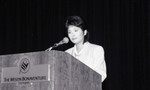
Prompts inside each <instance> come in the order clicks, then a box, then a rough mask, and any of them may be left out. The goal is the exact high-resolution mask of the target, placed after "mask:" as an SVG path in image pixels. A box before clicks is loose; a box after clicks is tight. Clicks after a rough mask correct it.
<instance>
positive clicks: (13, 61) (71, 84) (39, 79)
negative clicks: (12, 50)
mask: <svg viewBox="0 0 150 90" xmlns="http://www.w3.org/2000/svg"><path fill="white" fill-rule="evenodd" d="M0 76H1V78H0V81H1V82H0V88H1V89H0V90H102V85H101V75H99V74H98V73H97V72H95V71H94V70H92V69H91V68H89V67H88V66H86V65H85V64H83V63H82V62H80V61H79V60H77V59H76V58H74V57H73V56H71V55H70V54H68V53H66V52H62V51H56V50H52V51H41V52H29V53H19V54H10V55H1V56H0Z"/></svg>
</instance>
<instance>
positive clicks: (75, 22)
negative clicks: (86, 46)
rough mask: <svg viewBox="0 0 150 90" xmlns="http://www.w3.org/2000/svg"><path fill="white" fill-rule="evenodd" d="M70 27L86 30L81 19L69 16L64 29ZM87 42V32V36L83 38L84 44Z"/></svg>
mask: <svg viewBox="0 0 150 90" xmlns="http://www.w3.org/2000/svg"><path fill="white" fill-rule="evenodd" d="M70 25H73V26H76V27H79V28H81V29H82V30H83V31H85V30H87V27H86V25H85V22H84V21H83V19H82V18H81V17H79V16H69V17H68V18H67V20H66V24H65V26H66V28H67V29H68V27H69V26H70ZM88 40H89V32H88V31H87V34H86V35H85V36H84V42H86V41H88Z"/></svg>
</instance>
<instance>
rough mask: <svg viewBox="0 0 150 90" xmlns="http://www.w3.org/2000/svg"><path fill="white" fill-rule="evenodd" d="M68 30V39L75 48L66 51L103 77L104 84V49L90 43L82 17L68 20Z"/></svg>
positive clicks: (71, 17)
mask: <svg viewBox="0 0 150 90" xmlns="http://www.w3.org/2000/svg"><path fill="white" fill-rule="evenodd" d="M66 28H67V32H68V37H69V39H70V41H71V42H72V43H73V44H74V47H72V48H70V49H68V50H66V52H67V53H69V54H71V55H73V56H74V57H75V58H77V59H78V60H80V61H81V62H83V63H84V64H86V65H87V66H89V67H90V68H92V69H93V70H95V71H96V72H98V73H99V74H100V75H101V76H102V82H103V81H104V79H105V78H106V64H105V60H104V50H103V47H101V46H99V45H96V44H92V43H90V42H88V31H87V29H86V26H85V23H84V21H83V20H82V19H81V17H79V16H70V17H68V19H67V20H66Z"/></svg>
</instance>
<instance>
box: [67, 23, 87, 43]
mask: <svg viewBox="0 0 150 90" xmlns="http://www.w3.org/2000/svg"><path fill="white" fill-rule="evenodd" d="M68 37H69V38H70V40H71V42H72V43H74V44H81V43H83V42H84V32H83V30H82V29H81V28H79V27H76V26H74V25H70V26H69V27H68Z"/></svg>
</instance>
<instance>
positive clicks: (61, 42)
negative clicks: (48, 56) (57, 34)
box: [46, 37, 69, 51]
mask: <svg viewBox="0 0 150 90" xmlns="http://www.w3.org/2000/svg"><path fill="white" fill-rule="evenodd" d="M68 42H69V39H68V38H67V37H64V38H63V39H62V40H61V41H60V42H59V43H55V44H54V45H53V46H52V47H50V48H48V49H46V51H50V50H52V49H53V48H55V47H58V46H60V45H62V44H67V43H68Z"/></svg>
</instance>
